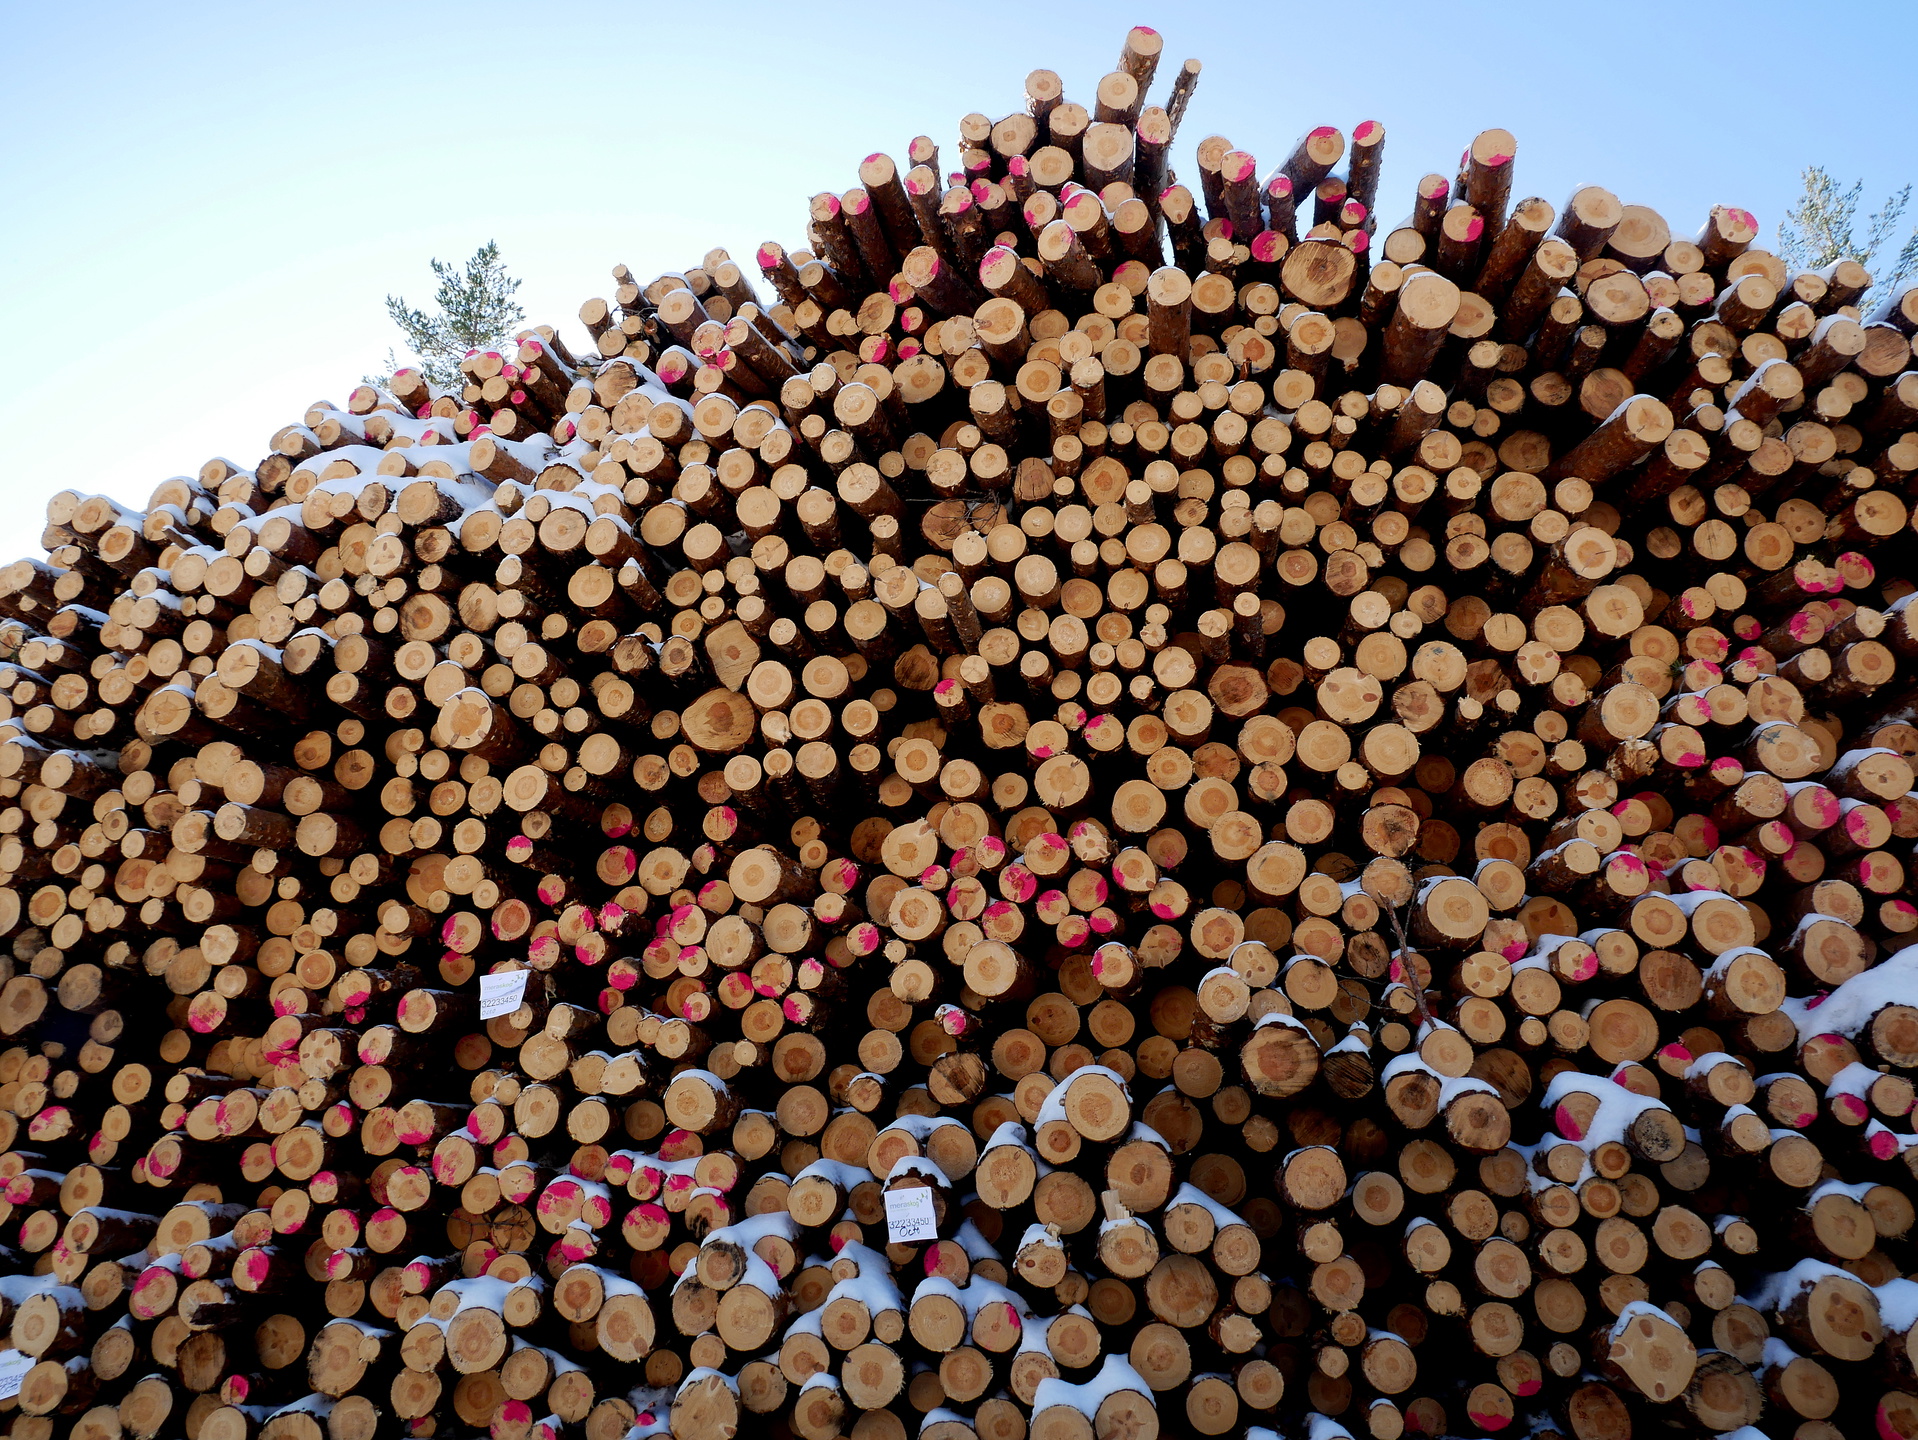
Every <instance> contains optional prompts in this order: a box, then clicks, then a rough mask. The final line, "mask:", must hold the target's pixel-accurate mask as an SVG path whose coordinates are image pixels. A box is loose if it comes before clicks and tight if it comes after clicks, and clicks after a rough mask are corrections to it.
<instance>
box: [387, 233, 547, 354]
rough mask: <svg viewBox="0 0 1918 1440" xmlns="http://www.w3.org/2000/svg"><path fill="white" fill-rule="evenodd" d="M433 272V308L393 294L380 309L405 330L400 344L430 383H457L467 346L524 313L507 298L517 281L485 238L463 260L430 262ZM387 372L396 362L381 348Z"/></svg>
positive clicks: (505, 334) (506, 328)
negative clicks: (435, 284) (436, 286)
mask: <svg viewBox="0 0 1918 1440" xmlns="http://www.w3.org/2000/svg"><path fill="white" fill-rule="evenodd" d="M432 265H433V273H434V274H435V275H437V276H438V277H439V282H440V284H439V289H438V290H437V291H435V292H434V295H433V309H432V310H430V311H429V310H422V309H419V308H416V307H414V306H411V305H408V304H407V303H406V301H404V300H403V299H401V298H400V297H399V296H397V295H388V296H387V297H386V313H387V314H388V315H390V316H392V317H393V323H394V324H396V325H398V326H399V327H400V329H401V331H402V332H403V333H404V334H405V336H406V345H407V348H408V349H409V350H411V351H412V352H413V354H414V355H416V356H417V357H419V365H420V370H421V371H422V373H424V374H425V376H426V378H427V379H428V380H430V381H432V382H433V383H434V384H435V385H444V386H453V385H458V384H459V383H460V361H462V360H464V359H465V358H466V355H467V352H469V351H472V350H485V349H489V348H491V347H493V346H495V345H498V344H499V343H501V342H502V341H504V340H506V339H508V338H509V337H510V335H511V333H512V328H513V327H514V326H515V325H517V324H518V323H519V322H520V321H521V320H523V319H525V318H526V312H525V311H524V310H522V309H520V307H519V303H518V302H517V301H515V300H514V299H513V295H514V292H515V291H517V290H518V289H519V281H518V280H517V279H515V278H514V277H513V276H511V275H509V274H507V273H506V266H505V264H504V263H503V262H502V261H501V260H500V258H499V245H498V244H497V243H496V242H494V241H492V240H488V241H487V242H486V243H485V244H484V245H482V246H480V248H479V249H477V250H475V251H474V252H473V254H472V257H471V258H470V259H468V260H467V261H466V263H465V264H464V265H457V264H453V263H449V262H448V261H444V260H434V261H433V262H432ZM386 359H387V369H388V372H389V374H390V373H391V372H392V371H394V370H397V369H399V368H400V363H399V361H398V359H397V358H396V357H395V356H394V354H393V352H392V351H390V350H389V351H387V355H386Z"/></svg>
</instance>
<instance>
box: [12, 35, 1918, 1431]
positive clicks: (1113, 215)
mask: <svg viewBox="0 0 1918 1440" xmlns="http://www.w3.org/2000/svg"><path fill="white" fill-rule="evenodd" d="M1160 56H1161V41H1160V37H1159V36H1158V35H1157V34H1156V33H1154V32H1153V31H1150V30H1146V29H1143V28H1141V29H1135V30H1133V31H1132V32H1131V33H1130V34H1129V35H1128V36H1127V38H1126V41H1125V46H1124V50H1123V53H1122V54H1121V56H1120V60H1119V65H1118V68H1116V69H1115V70H1113V72H1112V73H1110V74H1108V75H1106V76H1105V77H1103V78H1102V79H1100V80H1099V82H1098V84H1097V87H1096V89H1095V90H1094V92H1093V94H1092V95H1091V96H1090V97H1088V98H1090V99H1091V100H1092V104H1091V105H1089V106H1088V105H1085V104H1081V103H1078V102H1076V101H1072V100H1068V99H1067V98H1065V93H1064V89H1063V86H1062V82H1061V81H1060V79H1059V77H1058V76H1057V75H1055V74H1053V73H1051V72H1049V71H1044V70H1038V71H1034V72H1033V73H1032V74H1031V75H1030V76H1029V77H1028V78H1027V81H1026V103H1025V105H1024V107H1023V109H1021V110H1020V111H1018V112H1016V113H1013V114H1011V115H1008V116H1006V117H1005V118H1003V119H998V120H993V119H992V118H990V117H989V116H987V115H983V114H975V115H969V116H967V117H965V118H964V119H963V120H962V121H961V122H960V125H959V132H958V136H957V145H956V147H955V148H948V149H946V150H945V151H944V154H943V156H942V152H941V146H940V145H939V144H938V143H937V142H935V141H933V140H932V139H929V138H926V137H920V138H918V139H915V140H913V141H912V142H911V144H910V145H908V146H907V147H906V148H905V151H904V153H903V157H902V158H900V159H895V158H893V157H892V156H889V155H885V154H874V155H871V156H868V157H867V158H866V159H865V160H864V161H863V162H862V163H861V164H860V165H859V167H858V175H857V180H858V183H857V185H856V186H854V188H852V189H850V190H847V191H846V192H845V193H843V194H837V195H835V194H822V195H819V196H816V197H814V198H813V200H812V202H811V205H810V212H809V219H808V223H807V226H806V236H805V244H804V246H803V247H800V248H794V249H790V250H788V249H785V248H782V247H781V246H780V245H778V244H770V243H769V244H766V245H764V246H762V247H761V248H760V250H759V252H758V254H757V256H756V257H755V258H756V264H754V265H748V266H742V265H741V264H740V263H738V262H737V261H735V260H734V259H732V258H731V257H730V256H728V255H727V253H726V252H725V251H723V250H715V251H713V252H711V253H709V254H708V255H707V256H705V257H704V259H703V261H702V262H701V264H700V265H699V266H698V267H696V268H694V269H690V270H687V271H685V272H684V273H680V274H672V275H666V276H662V277H660V278H658V279H656V280H653V281H651V282H642V281H641V280H640V279H639V278H638V277H636V276H634V275H632V274H631V273H630V272H628V271H626V270H625V268H624V267H621V268H620V269H619V270H618V271H616V273H615V279H616V282H617V289H616V290H615V291H614V293H613V295H612V297H611V298H610V299H605V300H597V299H596V300H593V301H590V302H588V303H587V305H586V306H585V307H584V308H583V309H582V311H581V314H580V318H581V320H582V321H583V322H584V324H585V327H586V330H587V331H588V332H589V333H590V336H591V337H592V343H591V344H590V345H587V344H584V343H581V344H579V345H577V346H575V345H569V344H568V343H567V342H566V341H564V340H562V338H561V337H560V336H559V335H557V334H556V333H555V332H554V331H552V330H551V329H549V328H544V327H542V328H538V329H535V330H531V331H528V332H526V333H524V334H523V335H521V336H519V337H518V339H517V343H516V345H510V346H506V347H503V348H502V349H500V350H497V351H492V350H489V351H485V352H483V353H475V354H473V355H471V356H470V357H468V359H467V360H466V362H465V364H464V366H463V367H462V368H463V370H464V372H465V381H464V384H463V385H461V386H458V387H456V388H453V389H451V390H445V389H441V388H439V387H436V386H434V385H430V384H429V383H427V381H426V380H424V379H423V378H422V376H421V375H420V374H418V373H417V372H411V371H402V372H400V373H399V374H398V375H396V376H394V377H393V378H392V381H391V384H390V385H389V386H388V387H386V388H379V387H367V386H362V387H361V388H359V389H357V390H354V391H353V392H352V393H351V396H350V399H349V401H348V403H347V404H346V405H345V407H344V408H340V407H336V406H334V405H332V404H330V403H319V404H316V405H315V406H314V407H313V408H312V409H311V410H309V411H308V412H307V413H306V414H305V416H304V417H302V419H301V420H300V421H299V422H298V423H295V424H291V425H288V426H286V427H285V428H284V429H282V430H280V431H278V432H277V433H276V434H275V435H274V436H273V438H272V442H271V446H270V449H269V452H268V453H267V454H266V456H265V457H264V458H263V459H260V460H259V461H258V462H257V463H255V464H252V465H243V464H237V463H234V462H231V461H227V460H220V459H216V460H212V461H209V462H208V463H207V464H206V465H205V466H203V467H202V468H201V470H200V471H199V473H198V475H197V476H187V477H180V478H176V479H171V480H167V481H165V482H164V483H163V484H161V485H160V486H159V487H158V488H157V489H156V490H155V491H154V492H153V495H152V499H151V501H150V502H149V504H148V505H147V507H146V509H145V510H144V511H138V510H133V509H130V508H128V507H126V506H123V505H121V504H119V503H116V502H115V501H113V500H111V499H108V498H105V497H102V496H98V495H90V494H85V493H82V492H80V491H76V490H67V491H62V492H61V493H60V494H58V495H56V496H55V497H54V498H53V500H52V502H51V503H50V505H49V507H48V528H47V530H46V534H45V545H46V547H47V551H48V556H49V558H48V559H47V560H44V561H42V560H21V561H18V562H17V563H15V564H13V565H11V566H8V567H6V568H5V569H4V570H0V616H3V617H4V619H3V620H0V655H3V656H4V669H5V673H6V690H5V693H4V695H3V696H0V706H4V707H5V708H4V711H0V721H4V725H5V732H4V733H5V736H6V738H5V739H4V740H3V741H0V806H4V808H0V879H4V881H5V886H6V888H5V889H4V890H0V935H4V936H5V937H6V940H7V942H8V946H9V949H8V951H7V953H6V955H5V956H4V958H0V964H4V966H5V971H4V987H3V988H0V1043H3V1044H4V1045H5V1046H7V1047H8V1048H6V1049H5V1050H4V1053H0V1147H3V1149H0V1216H3V1217H4V1219H5V1229H4V1232H0V1233H3V1240H4V1247H5V1248H4V1253H3V1254H0V1261H3V1262H4V1269H5V1271H6V1272H7V1273H6V1274H5V1276H4V1277H3V1278H0V1334H5V1335H7V1336H8V1337H9V1344H10V1346H11V1349H10V1350H8V1351H6V1352H5V1353H4V1354H0V1395H6V1396H9V1397H10V1398H5V1399H0V1424H4V1426H5V1433H6V1434H7V1435H9V1436H11V1437H13V1440H54V1437H62V1436H74V1437H80V1440H118V1437H131V1440H159V1437H172V1436H180V1435H184V1436H186V1437H188V1440H383V1437H389V1436H400V1435H407V1436H422V1437H423V1436H466V1435H477V1434H480V1433H482V1432H484V1433H487V1434H490V1435H491V1436H492V1437H494V1440H560V1437H584V1440H622V1437H640V1436H648V1435H656V1434H665V1433H670V1434H671V1435H673V1436H675V1437H678V1440H723V1437H728V1436H732V1435H734V1434H736V1433H740V1431H741V1430H742V1429H743V1430H744V1432H745V1433H749V1434H760V1433H765V1434H772V1435H786V1434H788V1433H790V1434H791V1435H793V1436H797V1437H800V1440H837V1437H841V1436H849V1437H851V1440H906V1437H908V1436H918V1437H922V1440H1023V1437H1025V1436H1028V1435H1030V1436H1031V1437H1032V1440H1153V1437H1154V1436H1156V1435H1159V1434H1161V1433H1163V1434H1166V1435H1204V1436H1214V1435H1225V1434H1247V1435H1251V1436H1257V1437H1270V1436H1274V1435H1275V1434H1276V1433H1283V1434H1287V1435H1292V1434H1302V1433H1307V1429H1306V1425H1305V1422H1304V1420H1303V1419H1302V1417H1305V1416H1311V1417H1315V1418H1313V1419H1312V1420H1311V1422H1310V1426H1309V1433H1310V1434H1311V1435H1312V1436H1313V1437H1314V1440H1335V1437H1341V1436H1351V1437H1359V1440H1368V1437H1369V1440H1395V1437H1398V1436H1400V1435H1401V1434H1405V1433H1408V1432H1410V1433H1413V1434H1418V1435H1428V1436H1442V1435H1453V1434H1473V1435H1481V1434H1510V1435H1541V1436H1546V1435H1557V1436H1569V1437H1575V1440H1623V1437H1626V1436H1629V1435H1632V1434H1649V1433H1655V1432H1657V1431H1661V1430H1669V1431H1673V1432H1675V1433H1680V1434H1685V1433H1690V1434H1708V1433H1719V1432H1727V1431H1734V1430H1738V1429H1739V1428H1740V1427H1742V1426H1757V1427H1759V1430H1760V1432H1762V1433H1763V1434H1765V1435H1770V1436H1785V1435H1793V1436H1796V1437H1798V1440H1835V1437H1839V1436H1860V1435H1866V1434H1879V1435H1884V1436H1910V1435H1913V1434H1914V1433H1918V1279H1913V1278H1907V1276H1906V1270H1905V1267H1906V1266H1907V1265H1911V1266H1913V1267H1914V1269H1918V1252H1915V1251H1914V1239H1915V1236H1914V1223H1915V1215H1914V1204H1913V1198H1912V1197H1913V1194H1914V1190H1915V1189H1918V1181H1915V1180H1914V1165H1913V1163H1912V1162H1913V1161H1914V1157H1918V1135H1915V1134H1914V1131H1913V1108H1914V1104H1913V1102H1914V1076H1915V1075H1918V945H1912V946H1910V947H1908V942H1911V941H1918V893H1915V892H1914V887H1913V883H1912V873H1911V869H1910V864H1911V857H1912V851H1913V841H1914V839H1915V838H1918V793H1914V765H1918V701H1915V700H1914V690H1913V687H1912V684H1911V678H1910V677H1911V674H1912V669H1913V666H1914V665H1915V664H1918V605H1914V604H1913V602H1912V599H1911V596H1912V593H1913V586H1912V584H1911V582H1910V581H1909V580H1907V579H1905V578H1903V577H1904V576H1906V575H1909V574H1910V573H1911V572H1912V565H1913V560H1914V555H1915V554H1918V547H1914V544H1913V541H1912V536H1911V531H1912V529H1913V526H1912V517H1911V502H1910V497H1911V495H1912V493H1913V491H1914V489H1918V485H1915V483H1914V482H1915V481H1918V369H1914V359H1913V343H1914V342H1913V336H1914V334H1915V333H1918V291H1907V292H1905V293H1904V294H1901V295H1896V296H1893V297H1892V298H1891V299H1890V300H1888V301H1886V302H1885V303H1883V304H1880V305H1876V306H1874V307H1871V308H1863V307H1861V299H1862V297H1863V296H1864V294H1865V292H1866V290H1867V288H1868V287H1869V285H1870V277H1869V276H1868V275H1867V274H1865V273H1864V272H1863V271H1862V270H1861V269H1860V268H1859V267H1858V266H1857V265H1855V264H1851V263H1848V262H1847V263H1841V264H1838V265H1835V266H1832V267H1831V268H1829V269H1827V270H1824V271H1820V272H1818V273H1794V272H1792V271H1791V270H1790V269H1789V268H1788V267H1787V266H1786V265H1785V264H1784V263H1783V262H1781V261H1780V259H1779V258H1778V257H1777V256H1775V255H1772V254H1769V253H1767V252H1765V251H1764V250H1762V249H1759V248H1755V246H1754V241H1755V240H1756V238H1757V229H1758V227H1757V224H1756V222H1755V221H1754V220H1753V218H1752V217H1751V215H1750V214H1748V213H1747V212H1745V211H1743V210H1738V209H1733V208H1728V207H1719V208H1715V209H1713V210H1711V211H1710V213H1709V214H1708V215H1707V216H1706V218H1705V223H1704V226H1703V228H1702V229H1701V230H1700V231H1699V232H1698V233H1697V235H1696V237H1695V238H1682V237H1679V236H1675V235H1674V234H1673V233H1672V230H1671V228H1670V227H1669V226H1668V224H1667V223H1666V221H1665V220H1664V219H1663V218H1662V217H1660V216H1659V215H1658V214H1657V213H1655V212H1654V211H1652V210H1650V209H1647V208H1646V207H1644V206H1640V205H1628V204H1622V203H1621V202H1620V201H1619V200H1618V199H1617V197H1616V196H1615V195H1614V194H1613V193H1612V192H1610V191H1608V190H1605V189H1602V188H1600V187H1598V186H1588V187H1585V188H1583V189H1580V190H1578V191H1576V192H1575V193H1573V194H1572V195H1571V196H1570V197H1569V199H1568V200H1566V202H1565V203H1564V204H1563V205H1562V206H1561V205H1554V204H1552V203H1550V202H1548V201H1546V200H1544V199H1540V198H1526V197H1522V196H1520V195H1519V193H1518V192H1516V191H1515V190H1514V189H1513V184H1512V180H1513V169H1514V165H1513V154H1514V149H1515V146H1514V142H1513V139H1512V137H1511V136H1510V135H1509V134H1507V133H1506V132H1504V131H1502V130H1488V131H1486V132H1484V133H1483V134H1481V135H1479V136H1478V137H1476V138H1475V139H1474V140H1473V141H1472V142H1471V144H1470V146H1469V147H1468V148H1467V150H1466V151H1465V153H1464V155H1463V157H1462V159H1461V162H1460V164H1459V166H1458V168H1457V170H1456V172H1455V173H1454V174H1450V175H1441V174H1433V175H1428V176H1426V177H1425V178H1423V179H1422V180H1420V181H1419V182H1418V184H1417V187H1416V193H1415V196H1414V198H1413V204H1412V212H1411V215H1410V217H1409V218H1408V219H1407V220H1405V222H1404V223H1403V224H1400V225H1397V226H1395V227H1393V226H1384V225H1379V224H1377V223H1376V220H1377V210H1376V206H1377V203H1378V194H1377V189H1378V179H1379V174H1380V165H1381V159H1382V156H1383V149H1384V139H1385V134H1384V129H1383V127H1381V126H1380V125H1378V124H1377V123H1375V122H1371V121H1367V122H1365V123H1363V124H1361V125H1359V126H1357V127H1356V128H1355V129H1354V130H1353V131H1352V132H1351V134H1350V135H1349V136H1348V135H1346V134H1344V133H1342V132H1341V131H1339V130H1337V129H1333V128H1331V127H1328V126H1322V127H1319V128H1316V129H1313V130H1311V131H1309V132H1308V133H1307V134H1306V135H1305V136H1304V137H1303V138H1302V139H1300V141H1299V142H1298V144H1297V145H1296V146H1294V147H1293V148H1292V149H1291V150H1290V151H1288V152H1285V153H1284V154H1283V156H1282V158H1281V159H1280V160H1279V162H1278V163H1277V164H1276V165H1273V164H1271V163H1270V162H1271V160H1272V156H1271V155H1270V154H1268V155H1267V156H1266V157H1265V161H1264V162H1263V163H1262V162H1261V161H1259V160H1255V158H1254V156H1253V155H1252V154H1251V153H1249V152H1247V151H1244V150H1240V149H1236V148H1234V146H1233V144H1232V143H1231V142H1230V141H1229V140H1227V139H1226V138H1224V137H1218V136H1213V137H1208V138H1206V139H1204V140H1202V141H1201V142H1200V143H1199V145H1198V147H1197V156H1196V163H1195V164H1193V165H1192V166H1191V168H1190V169H1189V170H1184V171H1183V172H1182V174H1183V179H1182V178H1181V175H1179V174H1175V173H1174V171H1173V169H1172V166H1171V163H1170V162H1171V155H1172V149H1173V143H1174V139H1175V135H1176V133H1177V132H1178V130H1179V128H1180V121H1181V118H1182V116H1183V115H1184V112H1185V110H1186V108H1187V102H1188V100H1189V99H1190V97H1191V95H1192V92H1193V87H1194V85H1195V83H1196V81H1197V78H1198V75H1199V65H1198V62H1196V61H1186V62H1185V63H1184V65H1183V67H1181V68H1179V69H1177V70H1176V71H1175V72H1174V73H1173V74H1172V75H1171V76H1170V83H1169V85H1166V86H1162V87H1161V90H1160V93H1161V94H1162V95H1163V97H1164V99H1163V103H1162V104H1148V103H1147V100H1148V96H1149V94H1150V93H1151V92H1152V90H1153V87H1154V84H1155V82H1156V81H1159V80H1161V79H1162V78H1164V77H1163V76H1162V74H1161V70H1162V67H1161V65H1160ZM1165 68H1169V67H1165ZM942 163H943V166H950V171H949V172H948V171H947V170H946V169H945V168H942ZM1182 163H1183V162H1182ZM1262 175H1263V176H1264V177H1265V178H1263V179H1262V178H1261V176H1262ZM752 269H757V270H758V271H759V272H760V275H761V276H763V284H762V283H760V281H759V280H758V279H756V278H755V277H753V276H752V275H750V274H749V271H750V270H752ZM1901 664H1903V665H1904V666H1905V667H1906V672H1905V674H1904V675H1902V676H1901V675H1900V674H1899V673H1898V667H1899V665H1901ZM485 977H491V978H489V979H488V983H487V985H486V986H485V990H486V993H487V995H488V996H489V997H490V1003H488V1004H487V1005H486V1006H485V1008H484V1009H483V1008H482V1000H481V994H482V979H483V978H485ZM496 991H503V992H504V995H503V998H502V997H501V996H499V995H496V994H495V992H496ZM495 1011H497V1012H498V1013H493V1012H495ZM15 1387H17V1390H16V1388H15ZM761 1425H764V1426H766V1427H768V1428H767V1429H766V1430H765V1431H760V1430H759V1429H758V1427H759V1426H761Z"/></svg>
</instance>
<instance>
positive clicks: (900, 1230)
mask: <svg viewBox="0 0 1918 1440" xmlns="http://www.w3.org/2000/svg"><path fill="white" fill-rule="evenodd" d="M938 1238H939V1221H938V1218H937V1217H936V1216H935V1215H934V1214H933V1209H932V1191H931V1190H929V1189H927V1188H926V1187H925V1186H924V1185H914V1186H913V1187H911V1188H910V1189H907V1190H888V1191H886V1239H887V1240H888V1241H890V1242H891V1243H893V1244H895V1245H910V1244H913V1243H914V1242H916V1241H919V1240H937V1239H938Z"/></svg>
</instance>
